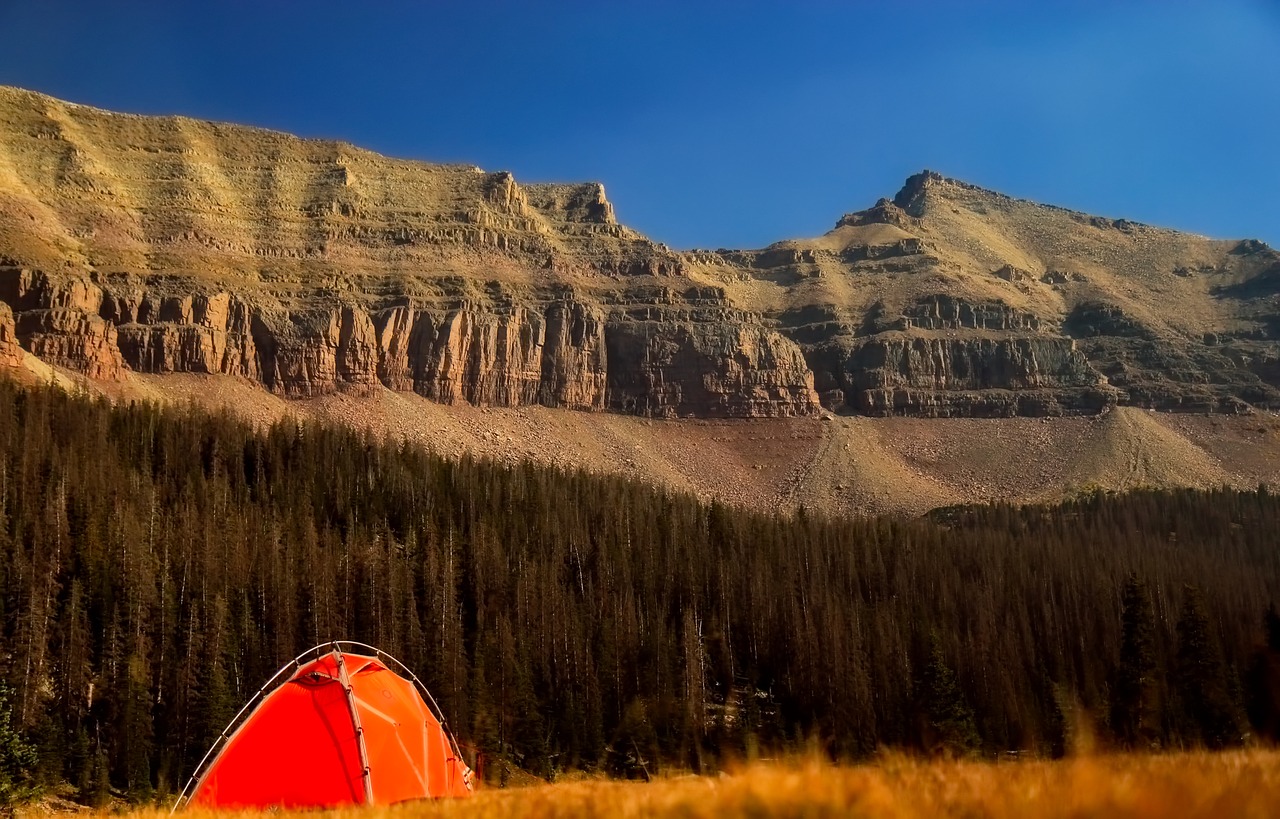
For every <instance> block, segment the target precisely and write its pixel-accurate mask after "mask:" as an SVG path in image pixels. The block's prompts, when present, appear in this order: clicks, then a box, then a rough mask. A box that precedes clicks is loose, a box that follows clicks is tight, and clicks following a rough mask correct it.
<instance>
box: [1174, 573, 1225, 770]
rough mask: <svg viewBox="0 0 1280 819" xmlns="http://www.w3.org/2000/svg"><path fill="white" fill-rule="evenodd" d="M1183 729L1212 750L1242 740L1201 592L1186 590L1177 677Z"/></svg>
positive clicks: (1181, 617)
mask: <svg viewBox="0 0 1280 819" xmlns="http://www.w3.org/2000/svg"><path fill="white" fill-rule="evenodd" d="M1174 681H1175V685H1176V687H1177V693H1178V699H1179V705H1180V709H1181V718H1182V726H1183V730H1184V732H1185V733H1186V734H1187V735H1188V738H1189V739H1191V740H1192V741H1197V742H1200V743H1203V744H1204V745H1206V746H1208V747H1210V748H1222V747H1224V746H1227V745H1234V744H1236V743H1238V742H1240V740H1241V730H1240V718H1239V714H1238V712H1237V710H1236V706H1235V703H1233V702H1232V700H1231V696H1230V688H1229V687H1228V685H1227V675H1226V671H1225V669H1224V668H1223V664H1222V654H1221V651H1220V650H1219V648H1218V642H1217V639H1216V638H1215V637H1214V635H1213V632H1212V630H1211V628H1210V625H1209V617H1208V615H1207V614H1206V613H1205V607H1204V598H1203V597H1202V596H1201V594H1200V590H1199V589H1197V588H1196V587H1194V586H1187V587H1185V589H1184V593H1183V602H1182V612H1181V614H1180V616H1179V617H1178V655H1177V666H1176V674H1175V680H1174Z"/></svg>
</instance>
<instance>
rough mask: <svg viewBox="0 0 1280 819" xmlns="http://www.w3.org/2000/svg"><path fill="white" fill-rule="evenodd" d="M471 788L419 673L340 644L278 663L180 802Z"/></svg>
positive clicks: (447, 792) (246, 802) (417, 795)
mask: <svg viewBox="0 0 1280 819" xmlns="http://www.w3.org/2000/svg"><path fill="white" fill-rule="evenodd" d="M282 679H283V680H285V681H284V682H282V683H281V682H279V681H280V680H282ZM428 703H430V705H428ZM470 794H471V769H470V768H468V767H467V766H466V764H464V763H463V761H462V756H461V754H459V753H458V746H457V744H456V743H455V742H454V741H453V737H452V736H450V734H449V729H448V727H447V726H446V725H445V723H444V719H443V717H441V715H440V709H439V708H438V707H437V706H436V704H435V700H433V699H432V698H431V695H430V694H429V693H427V689H426V688H425V687H423V685H422V683H421V682H420V681H419V680H418V678H417V677H416V676H414V674H413V672H411V671H409V670H408V669H407V668H405V667H404V666H403V665H402V664H401V663H400V662H398V661H397V660H395V659H394V658H393V657H391V656H389V655H387V654H384V653H383V652H381V651H378V650H377V649H375V648H372V647H370V646H366V645H364V644H362V643H351V642H345V641H343V642H335V643H328V644H326V645H321V646H316V647H315V648H313V649H311V650H310V651H307V652H305V653H303V654H301V655H299V656H298V657H297V658H296V659H295V660H294V661H293V662H292V663H289V664H288V665H286V666H285V667H284V668H282V669H280V671H278V672H277V673H276V675H275V676H274V677H272V678H271V680H270V681H269V682H268V683H267V684H266V685H265V686H263V687H262V690H260V691H259V692H258V694H257V696H256V697H254V698H253V700H251V701H250V702H249V703H248V704H247V705H246V706H245V707H244V708H243V709H242V710H241V711H240V713H239V714H238V715H237V716H236V718H235V719H234V720H232V722H231V725H229V726H228V727H227V729H226V730H225V731H223V733H222V736H221V737H219V738H218V741H217V742H215V743H214V746H213V747H212V748H211V749H209V753H207V754H206V755H205V758H204V760H203V761H202V762H201V763H200V766H199V767H198V768H197V769H196V773H195V775H194V776H192V777H191V781H190V782H188V783H187V787H186V788H184V789H183V791H182V796H181V797H179V799H178V805H182V804H184V802H185V804H186V805H189V806H195V807H202V808H251V807H252V808H261V807H271V806H280V807H288V808H299V807H332V806H338V805H374V804H377V805H389V804H392V803H394V802H403V801H405V800H407V799H424V798H428V797H437V796H469V795H470ZM176 807H177V805H175V808H176Z"/></svg>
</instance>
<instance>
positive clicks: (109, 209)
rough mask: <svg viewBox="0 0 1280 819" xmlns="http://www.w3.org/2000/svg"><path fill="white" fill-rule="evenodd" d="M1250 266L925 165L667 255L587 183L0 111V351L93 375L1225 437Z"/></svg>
mask: <svg viewBox="0 0 1280 819" xmlns="http://www.w3.org/2000/svg"><path fill="white" fill-rule="evenodd" d="M1276 271H1280V254H1277V253H1276V252H1275V251H1274V250H1272V249H1270V248H1269V247H1267V246H1266V245H1265V244H1263V243H1261V242H1258V241H1256V240H1214V239H1206V238H1204V237H1199V236H1195V235H1193V234H1187V233H1183V232H1179V231H1173V230H1168V229H1164V228H1155V227H1150V226H1146V225H1141V224H1139V223H1136V222H1132V221H1129V220H1125V219H1108V218H1105V217H1097V216H1090V215H1088V214H1084V213H1079V212H1076V211H1071V210H1067V209H1064V208H1058V207H1056V206H1051V205H1043V204H1040V203H1035V202H1030V201H1028V200H1023V199H1017V198H1014V197H1009V196H1006V195H1004V194H1001V193H999V192H996V191H991V190H988V189H985V188H982V187H980V186H977V185H973V184H971V183H967V182H963V181H960V180H955V179H950V178H947V177H944V176H943V175H941V174H939V173H936V172H934V171H923V172H921V173H919V174H915V175H913V176H911V177H909V178H908V179H907V180H906V182H905V183H904V185H903V187H902V188H901V189H900V190H899V191H898V193H897V194H896V195H895V196H894V198H893V199H887V198H885V199H881V200H879V201H878V202H877V203H876V204H875V205H873V206H872V207H871V208H867V209H865V210H862V211H855V212H853V213H849V214H845V215H844V216H842V217H841V218H840V219H838V220H837V222H836V224H835V226H834V227H833V229H832V230H830V231H828V232H827V233H826V234H824V235H823V236H820V237H815V238H812V239H793V240H782V241H780V242H776V243H774V244H772V245H769V246H768V247H766V248H763V249H760V250H718V251H702V250H693V251H688V252H677V251H673V250H670V249H669V248H667V247H666V246H665V245H663V244H661V243H658V242H654V241H652V240H649V239H647V238H646V237H644V236H643V235H641V234H639V233H637V232H636V231H634V230H632V229H630V228H628V227H626V226H624V225H621V224H619V223H618V222H617V220H616V217H615V216H614V214H613V207H612V203H610V202H609V200H608V198H607V197H606V196H605V191H604V186H603V185H602V184H600V183H591V182H588V183H541V184H539V183H534V184H527V183H520V182H518V181H517V180H516V179H515V178H514V176H513V175H512V174H510V173H509V172H493V173H488V172H484V171H482V170H480V169H479V168H475V167H472V166H466V165H457V164H453V165H435V164H432V163H427V162H422V161H418V160H399V159H394V158H389V157H383V156H381V155H379V154H376V153H373V152H370V151H366V150H363V149H360V148H356V147H354V146H351V145H349V144H347V143H343V142H340V141H333V140H307V139H302V138H299V137H294V136H291V135H288V134H284V133H281V132H277V131H271V130H269V129H260V128H247V127H242V126H236V125H230V124H223V123H211V122H207V121H203V120H195V119H190V118H184V117H161V118H156V117H147V116H140V115H117V114H113V113H111V112H108V111H104V110H102V109H97V108H93V107H92V106H81V105H77V104H74V103H64V102H62V101H59V100H56V99H54V98H52V97H47V96H44V95H40V94H37V93H34V92H25V91H21V90H14V89H0V301H3V302H5V303H6V304H8V305H9V306H10V308H11V310H12V312H13V329H12V331H7V330H4V329H3V328H0V343H3V341H2V339H4V338H6V337H8V336H10V335H11V336H12V337H13V338H14V339H15V340H16V342H17V344H18V345H20V346H21V348H22V349H23V350H24V351H25V352H27V353H29V354H32V355H34V356H36V357H38V358H40V359H42V360H43V361H44V362H45V363H47V364H50V365H54V366H57V367H66V368H70V369H72V370H77V371H79V372H82V373H85V374H87V375H89V376H91V377H93V378H96V379H100V380H101V379H107V380H110V379H119V378H120V377H122V374H124V373H126V372H128V371H137V372H144V373H158V374H163V373H170V372H197V373H207V374H214V375H216V374H222V375H233V376H238V377H243V378H247V379H249V380H250V381H253V382H255V383H258V384H260V385H261V386H263V387H264V388H266V389H267V390H269V391H271V392H274V393H277V394H280V395H284V396H290V397H302V396H310V395H323V394H326V393H331V392H334V391H351V392H356V393H360V392H362V391H365V392H367V391H368V390H371V389H373V388H375V387H385V388H390V389H393V390H406V391H413V392H416V393H418V394H420V395H423V396H425V397H428V398H431V399H433V400H437V401H442V402H444V403H454V402H459V401H463V402H467V403H472V404H477V405H481V406H489V405H491V406H511V407H519V406H526V405H531V404H541V405H545V406H550V407H565V408H571V409H581V410H591V411H599V410H608V411H616V412H624V413H631V414H638V415H642V416H651V417H743V418H751V417H787V416H816V415H817V414H819V413H821V412H823V411H829V412H838V413H850V414H855V415H917V416H923V417H953V416H959V417H983V416H994V417H1008V416H1017V415H1029V416H1053V415H1062V414H1068V415H1070V414H1091V413H1100V412H1106V411H1107V410H1108V409H1109V408H1110V407H1112V406H1126V405H1127V406H1135V407H1141V408H1152V409H1159V410H1176V411H1195V412H1214V413H1228V414H1231V413H1247V412H1251V411H1254V410H1258V409H1262V410H1270V409H1274V408H1277V407H1280V380H1278V379H1277V377H1276V373H1277V372H1280V363H1278V358H1280V344H1277V343H1276V342H1277V341H1280V307H1278V306H1277V304H1276V303H1275V302H1276V299H1275V297H1274V295H1273V294H1272V293H1271V290H1272V289H1273V288H1270V287H1269V286H1268V285H1267V282H1269V281H1270V280H1271V278H1273V277H1275V276H1276V275H1280V274H1278V273H1277V272H1276ZM1169 303H1177V304H1179V309H1178V310H1177V311H1170V310H1168V309H1167V305H1168V304H1169ZM4 321H6V319H5V318H4V317H0V323H3V322H4ZM11 357H12V356H11Z"/></svg>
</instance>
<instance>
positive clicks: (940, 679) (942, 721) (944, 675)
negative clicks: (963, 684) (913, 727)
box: [915, 633, 982, 754]
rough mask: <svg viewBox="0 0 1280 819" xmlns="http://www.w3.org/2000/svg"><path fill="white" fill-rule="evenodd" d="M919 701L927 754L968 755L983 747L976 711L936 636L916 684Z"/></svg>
mask: <svg viewBox="0 0 1280 819" xmlns="http://www.w3.org/2000/svg"><path fill="white" fill-rule="evenodd" d="M915 700H916V709H917V713H918V715H919V721H920V727H919V740H920V744H921V746H922V747H923V748H924V749H925V750H926V751H929V752H930V753H945V754H966V753H970V752H972V751H975V750H977V748H978V746H979V745H981V744H982V739H981V738H980V737H979V736H978V728H977V725H976V724H975V722H974V716H973V709H972V708H971V707H969V704H968V703H967V702H966V701H965V698H964V693H963V692H962V691H961V690H960V684H959V681H958V680H957V679H956V674H955V672H954V671H952V670H951V666H950V665H948V664H947V658H946V656H945V655H944V654H943V651H942V641H941V640H940V639H939V637H938V635H937V634H936V633H934V634H930V635H929V645H928V652H927V655H926V659H925V662H924V665H923V666H922V667H921V669H920V675H919V677H918V678H917V680H916V687H915Z"/></svg>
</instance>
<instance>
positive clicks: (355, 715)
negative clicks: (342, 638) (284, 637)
mask: <svg viewBox="0 0 1280 819" xmlns="http://www.w3.org/2000/svg"><path fill="white" fill-rule="evenodd" d="M333 656H334V658H336V659H337V661H338V681H339V682H341V683H342V687H343V689H344V690H345V691H346V692H347V707H348V708H349V709H351V722H352V724H353V725H355V727H356V746H357V747H358V748H359V749H360V768H361V778H362V779H363V780H364V803H365V804H366V805H372V804H373V780H372V779H371V778H370V776H369V750H368V748H366V747H365V743H364V728H363V727H362V726H361V725H360V711H359V710H358V709H357V708H356V692H355V690H354V689H352V687H351V675H349V674H347V664H346V662H344V661H343V659H342V652H341V651H340V650H339V648H338V644H337V643H334V644H333Z"/></svg>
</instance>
